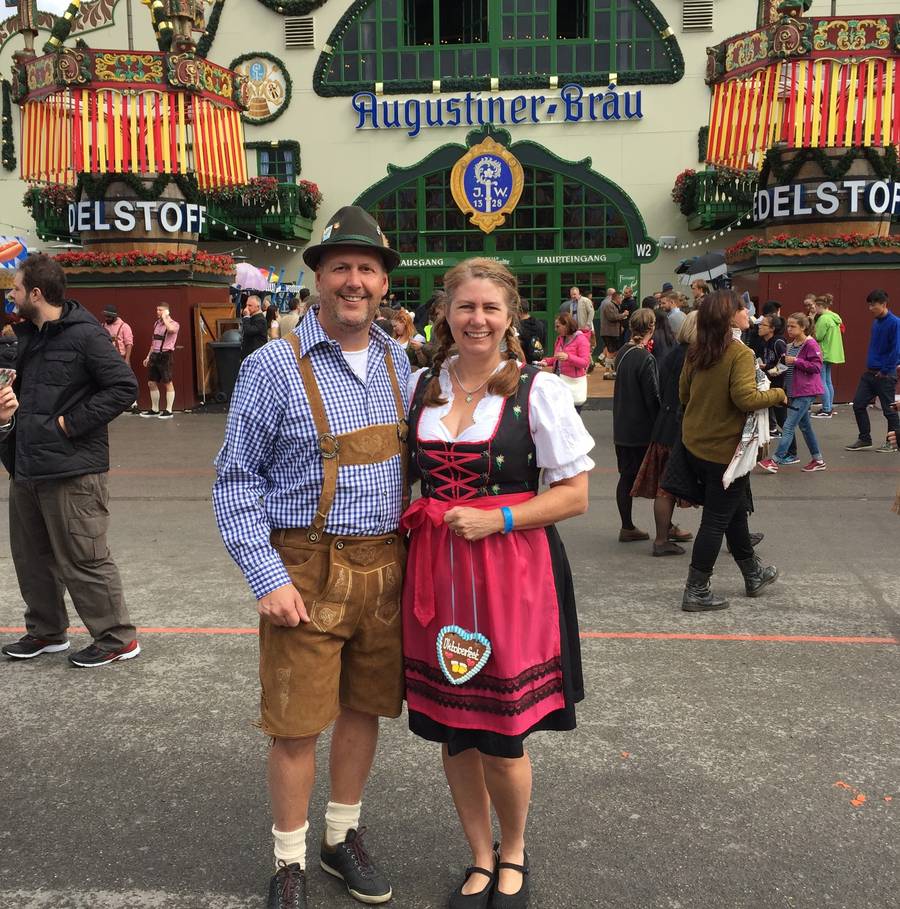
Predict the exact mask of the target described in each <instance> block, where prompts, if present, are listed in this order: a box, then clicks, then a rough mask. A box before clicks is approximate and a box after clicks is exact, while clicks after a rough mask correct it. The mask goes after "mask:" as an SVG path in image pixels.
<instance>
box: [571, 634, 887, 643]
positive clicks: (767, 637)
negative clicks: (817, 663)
mask: <svg viewBox="0 0 900 909" xmlns="http://www.w3.org/2000/svg"><path fill="white" fill-rule="evenodd" d="M581 637H583V638H610V639H615V640H634V641H746V642H750V643H756V644H900V639H897V638H874V637H849V636H841V635H818V634H698V633H693V632H664V631H583V632H581Z"/></svg>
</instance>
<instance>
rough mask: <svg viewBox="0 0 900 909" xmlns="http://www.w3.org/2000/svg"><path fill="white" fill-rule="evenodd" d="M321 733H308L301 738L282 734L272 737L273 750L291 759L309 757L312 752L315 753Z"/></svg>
mask: <svg viewBox="0 0 900 909" xmlns="http://www.w3.org/2000/svg"><path fill="white" fill-rule="evenodd" d="M318 739H319V734H318V733H316V734H315V735H307V736H304V737H303V738H299V739H288V738H283V737H282V736H273V737H272V750H273V751H277V752H278V753H279V755H280V756H283V757H284V758H286V759H287V760H289V761H299V760H302V759H303V758H305V757H307V756H308V755H309V753H310V752H313V753H315V750H316V742H317V741H318Z"/></svg>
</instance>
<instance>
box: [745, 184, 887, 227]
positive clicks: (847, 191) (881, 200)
mask: <svg viewBox="0 0 900 909" xmlns="http://www.w3.org/2000/svg"><path fill="white" fill-rule="evenodd" d="M839 209H840V210H841V213H842V214H844V213H846V214H851V215H857V214H860V213H862V212H864V211H865V212H868V213H869V214H873V215H900V182H895V181H888V180H865V179H858V178H857V179H848V180H823V181H821V182H820V183H815V184H811V185H809V186H807V185H805V184H803V183H788V184H785V185H783V186H767V187H766V188H765V189H760V190H757V192H756V193H755V194H754V196H753V220H754V221H755V222H756V223H757V224H761V223H764V222H766V221H777V220H779V219H788V218H802V217H804V216H811V215H816V216H821V215H834V214H837V213H838V210H839ZM838 217H840V215H838Z"/></svg>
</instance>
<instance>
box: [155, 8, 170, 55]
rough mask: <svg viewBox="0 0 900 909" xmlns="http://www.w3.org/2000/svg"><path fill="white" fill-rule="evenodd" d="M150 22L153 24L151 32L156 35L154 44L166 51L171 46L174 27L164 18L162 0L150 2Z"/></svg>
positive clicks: (164, 12)
mask: <svg viewBox="0 0 900 909" xmlns="http://www.w3.org/2000/svg"><path fill="white" fill-rule="evenodd" d="M150 22H151V23H152V24H153V34H154V35H156V44H157V46H158V47H159V49H160V50H161V51H163V52H166V53H167V52H168V51H169V49H170V48H171V47H172V35H173V33H174V29H173V27H172V23H171V22H170V21H169V20H168V19H166V8H165V6H164V5H163V2H162V0H153V2H152V3H151V4H150Z"/></svg>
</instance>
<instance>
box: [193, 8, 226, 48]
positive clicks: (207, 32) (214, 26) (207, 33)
mask: <svg viewBox="0 0 900 909" xmlns="http://www.w3.org/2000/svg"><path fill="white" fill-rule="evenodd" d="M224 7H225V0H215V4H214V5H213V11H212V12H211V13H210V15H209V22H207V23H206V28H205V29H204V31H203V34H202V35H201V36H200V40H199V41H198V42H197V56H198V57H202V58H203V59H204V60H205V59H206V58H207V57H208V56H209V51H210V48H211V47H212V45H213V41H215V40H216V32H217V31H218V30H219V19H221V18H222V10H223V8H224Z"/></svg>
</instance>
